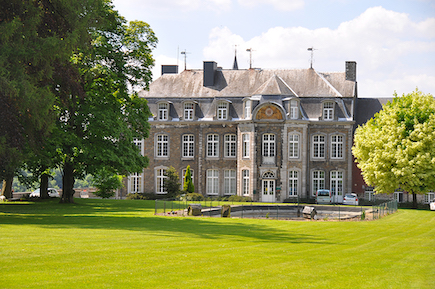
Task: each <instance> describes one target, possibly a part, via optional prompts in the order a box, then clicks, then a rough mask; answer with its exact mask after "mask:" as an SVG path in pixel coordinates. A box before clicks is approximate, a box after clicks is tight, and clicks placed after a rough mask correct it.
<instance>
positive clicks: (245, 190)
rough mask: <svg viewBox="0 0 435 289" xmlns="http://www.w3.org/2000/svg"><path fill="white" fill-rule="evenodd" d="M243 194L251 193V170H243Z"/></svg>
mask: <svg viewBox="0 0 435 289" xmlns="http://www.w3.org/2000/svg"><path fill="white" fill-rule="evenodd" d="M242 178H243V194H244V195H249V170H242Z"/></svg>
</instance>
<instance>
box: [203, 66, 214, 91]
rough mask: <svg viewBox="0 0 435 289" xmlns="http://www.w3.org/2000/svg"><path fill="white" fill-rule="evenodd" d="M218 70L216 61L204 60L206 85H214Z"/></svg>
mask: <svg viewBox="0 0 435 289" xmlns="http://www.w3.org/2000/svg"><path fill="white" fill-rule="evenodd" d="M216 70H217V63H216V62H214V61H204V82H203V84H204V86H213V85H214V77H215V74H216Z"/></svg>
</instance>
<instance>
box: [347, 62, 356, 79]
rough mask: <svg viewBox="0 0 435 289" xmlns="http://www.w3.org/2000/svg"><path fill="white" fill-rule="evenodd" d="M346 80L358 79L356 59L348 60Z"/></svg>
mask: <svg viewBox="0 0 435 289" xmlns="http://www.w3.org/2000/svg"><path fill="white" fill-rule="evenodd" d="M346 80H350V81H356V61H346Z"/></svg>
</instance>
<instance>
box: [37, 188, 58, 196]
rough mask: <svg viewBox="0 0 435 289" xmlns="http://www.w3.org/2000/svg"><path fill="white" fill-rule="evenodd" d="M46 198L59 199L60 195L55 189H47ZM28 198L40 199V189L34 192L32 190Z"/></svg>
mask: <svg viewBox="0 0 435 289" xmlns="http://www.w3.org/2000/svg"><path fill="white" fill-rule="evenodd" d="M48 196H49V197H50V198H60V195H59V193H58V192H57V190H56V189H53V188H48ZM30 197H31V198H39V197H41V192H40V189H36V190H34V191H33V192H32V193H31V194H30Z"/></svg>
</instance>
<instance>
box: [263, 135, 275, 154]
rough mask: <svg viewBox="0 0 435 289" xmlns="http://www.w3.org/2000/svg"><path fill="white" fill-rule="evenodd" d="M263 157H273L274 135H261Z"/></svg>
mask: <svg viewBox="0 0 435 289" xmlns="http://www.w3.org/2000/svg"><path fill="white" fill-rule="evenodd" d="M263 156H265V157H274V156H275V135H274V134H271V133H266V134H263Z"/></svg>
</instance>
